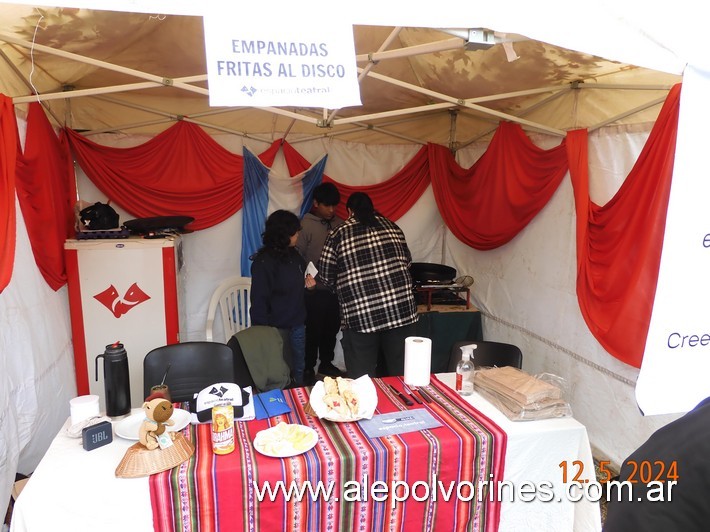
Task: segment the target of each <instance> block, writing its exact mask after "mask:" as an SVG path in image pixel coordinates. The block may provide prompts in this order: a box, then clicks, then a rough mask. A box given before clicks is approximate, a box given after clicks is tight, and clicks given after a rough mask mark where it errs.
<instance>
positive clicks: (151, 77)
mask: <svg viewBox="0 0 710 532" xmlns="http://www.w3.org/2000/svg"><path fill="white" fill-rule="evenodd" d="M0 40H2V41H5V42H8V43H12V44H17V45H20V46H24V47H25V48H30V49H34V50H36V51H39V52H44V53H47V54H51V55H56V56H59V57H63V58H64V59H71V60H73V61H77V62H79V63H86V64H89V65H92V66H96V67H100V68H105V69H107V70H113V71H114V72H120V73H122V74H127V75H129V76H133V77H136V78H139V79H145V80H148V81H152V82H153V83H156V84H158V85H169V86H173V87H177V88H180V89H184V90H187V91H190V92H196V93H198V94H202V95H203V96H208V95H209V90H208V89H203V88H202V87H196V86H194V85H190V84H188V83H183V82H181V81H177V80H173V79H170V78H165V77H163V76H157V75H155V74H149V73H147V72H141V71H140V70H135V69H133V68H127V67H122V66H120V65H115V64H113V63H109V62H107V61H101V60H99V59H92V58H90V57H86V56H83V55H79V54H74V53H72V52H65V51H64V50H57V49H56V48H52V47H50V46H45V45H43V44H37V43H32V42H29V41H25V40H24V39H18V38H17V37H15V36H14V35H10V34H8V33H5V32H2V31H0Z"/></svg>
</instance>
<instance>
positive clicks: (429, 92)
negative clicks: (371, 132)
mask: <svg viewBox="0 0 710 532" xmlns="http://www.w3.org/2000/svg"><path fill="white" fill-rule="evenodd" d="M368 76H369V77H371V78H373V79H377V80H380V81H384V82H386V83H390V84H392V85H396V86H398V87H402V88H406V89H409V90H411V91H413V92H417V93H419V94H425V95H427V96H431V97H432V98H437V99H439V100H444V101H445V102H449V103H452V104H455V105H460V106H462V107H468V108H469V109H474V110H477V111H480V112H481V113H483V114H489V115H492V116H496V117H498V118H501V119H503V120H509V121H511V122H517V123H519V124H521V125H524V126H528V127H530V128H533V129H537V130H541V131H544V132H546V133H550V134H552V135H557V136H562V137H564V136H565V132H564V131H562V130H561V129H556V128H552V127H548V126H545V125H543V124H538V123H536V122H531V121H530V120H524V119H522V118H518V117H516V116H514V115H510V114H507V113H502V112H500V111H494V110H493V109H488V108H486V107H483V106H481V105H476V104H474V103H471V102H468V101H467V100H461V99H459V98H454V97H453V96H448V95H446V94H441V93H439V92H436V91H432V90H429V89H424V88H422V87H418V86H416V85H412V84H411V83H406V82H404V81H400V80H396V79H394V78H390V77H388V76H383V75H381V74H376V73H374V72H370V73H369V74H368ZM346 120H347V119H346ZM351 121H352V120H351Z"/></svg>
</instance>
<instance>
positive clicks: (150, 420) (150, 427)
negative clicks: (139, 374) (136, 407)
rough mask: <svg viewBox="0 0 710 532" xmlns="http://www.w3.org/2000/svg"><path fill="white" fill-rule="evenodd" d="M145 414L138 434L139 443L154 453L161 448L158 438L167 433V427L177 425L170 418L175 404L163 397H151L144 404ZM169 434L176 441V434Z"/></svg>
mask: <svg viewBox="0 0 710 532" xmlns="http://www.w3.org/2000/svg"><path fill="white" fill-rule="evenodd" d="M143 412H144V413H145V419H144V420H143V422H142V423H141V427H140V430H139V432H138V441H139V442H140V443H141V444H142V445H143V446H145V448H146V449H148V450H149V451H152V450H153V449H156V448H157V447H158V446H159V444H158V437H159V436H160V435H161V434H163V433H164V432H165V429H166V427H167V426H170V425H174V424H175V421H173V420H172V419H170V416H172V415H173V404H172V403H171V402H170V401H168V400H167V399H165V398H164V397H163V396H162V395H155V396H153V395H151V396H149V397H147V398H146V401H145V403H143ZM169 434H170V438H171V439H172V440H174V439H175V433H174V432H170V433H169Z"/></svg>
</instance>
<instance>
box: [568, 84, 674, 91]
mask: <svg viewBox="0 0 710 532" xmlns="http://www.w3.org/2000/svg"><path fill="white" fill-rule="evenodd" d="M576 88H577V89H614V90H629V91H669V90H671V89H672V88H673V86H672V85H633V84H627V85H624V84H619V85H614V84H612V83H579V84H578V85H577V87H576Z"/></svg>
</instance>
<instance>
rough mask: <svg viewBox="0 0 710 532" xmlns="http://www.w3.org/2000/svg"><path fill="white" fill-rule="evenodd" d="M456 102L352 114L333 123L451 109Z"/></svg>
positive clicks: (337, 124)
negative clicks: (366, 113)
mask: <svg viewBox="0 0 710 532" xmlns="http://www.w3.org/2000/svg"><path fill="white" fill-rule="evenodd" d="M456 105H457V104H455V103H432V104H428V105H420V106H419V107H408V108H407V109H394V110H392V111H383V112H381V113H372V114H369V115H360V116H352V117H349V118H338V119H336V120H335V123H334V124H333V125H336V126H340V125H343V124H353V123H355V122H361V121H363V120H378V119H380V118H389V117H392V116H402V115H409V114H412V113H426V112H429V111H434V110H440V109H451V108H452V107H456Z"/></svg>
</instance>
